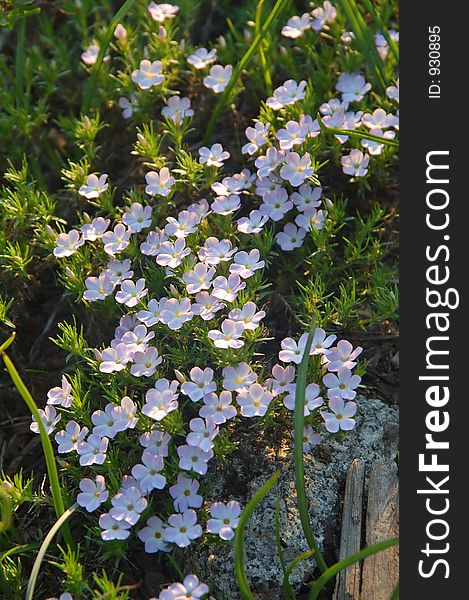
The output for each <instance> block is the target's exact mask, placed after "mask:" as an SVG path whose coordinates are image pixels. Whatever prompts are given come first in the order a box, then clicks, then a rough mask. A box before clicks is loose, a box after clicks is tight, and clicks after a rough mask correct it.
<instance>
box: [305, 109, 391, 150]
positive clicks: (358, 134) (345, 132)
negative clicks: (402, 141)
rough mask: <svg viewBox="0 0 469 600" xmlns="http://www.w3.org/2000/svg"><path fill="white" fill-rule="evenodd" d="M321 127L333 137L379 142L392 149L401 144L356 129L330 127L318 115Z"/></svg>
mask: <svg viewBox="0 0 469 600" xmlns="http://www.w3.org/2000/svg"><path fill="white" fill-rule="evenodd" d="M317 118H318V123H319V127H320V128H321V129H322V131H325V132H326V133H330V134H332V135H336V134H337V135H348V136H350V137H356V138H359V139H362V140H370V141H372V142H379V143H380V144H383V145H384V146H391V147H392V148H399V142H398V141H397V140H392V139H390V138H385V137H380V136H379V135H374V134H373V133H368V132H364V131H356V130H354V129H339V128H338V127H329V126H328V125H326V124H325V123H324V121H323V120H322V118H321V115H320V114H319V113H318V114H317Z"/></svg>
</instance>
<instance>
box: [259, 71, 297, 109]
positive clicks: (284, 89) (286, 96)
mask: <svg viewBox="0 0 469 600" xmlns="http://www.w3.org/2000/svg"><path fill="white" fill-rule="evenodd" d="M305 89H306V81H300V83H296V81H294V80H293V79H289V80H288V81H285V83H284V84H283V85H281V86H280V87H278V88H277V89H275V90H274V95H273V96H272V97H270V98H268V99H267V102H266V104H267V106H268V107H269V108H272V109H273V110H279V109H281V108H283V107H284V106H288V105H290V104H295V103H296V102H298V101H299V100H303V98H304V97H305V96H306V92H305Z"/></svg>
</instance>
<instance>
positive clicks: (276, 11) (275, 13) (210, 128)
mask: <svg viewBox="0 0 469 600" xmlns="http://www.w3.org/2000/svg"><path fill="white" fill-rule="evenodd" d="M287 2H289V0H277V2H276V3H275V6H274V7H273V9H272V10H271V12H270V14H269V16H268V17H267V19H266V21H265V23H264V24H263V25H262V27H261V28H260V30H259V33H258V34H257V35H256V37H255V38H254V40H253V41H252V43H251V45H250V46H249V48H248V49H247V50H246V53H245V54H244V56H243V57H242V59H241V60H240V61H239V63H238V64H237V66H236V68H235V70H234V71H233V74H232V76H231V79H230V81H229V82H228V85H227V86H226V88H225V89H224V91H223V92H222V94H221V96H220V98H219V100H218V102H217V104H216V105H215V109H214V111H213V113H212V116H211V117H210V120H209V122H208V125H207V129H206V131H205V136H204V144H208V143H209V142H210V140H211V138H212V135H213V132H214V130H215V125H216V124H217V120H218V117H219V116H220V115H221V113H222V112H223V110H224V109H225V108H226V106H227V104H228V102H229V99H230V96H231V92H232V91H233V89H234V87H235V86H236V84H237V83H238V80H239V78H240V77H241V73H242V72H243V69H245V67H246V66H247V65H248V63H249V61H250V60H251V58H252V57H253V56H254V54H255V53H256V52H257V49H258V47H259V45H260V44H261V42H262V41H263V40H264V38H265V36H266V34H267V32H268V31H269V29H270V27H271V25H272V24H273V22H274V21H275V19H277V18H278V17H279V15H280V13H281V12H282V10H283V8H284V7H285V5H286V4H287Z"/></svg>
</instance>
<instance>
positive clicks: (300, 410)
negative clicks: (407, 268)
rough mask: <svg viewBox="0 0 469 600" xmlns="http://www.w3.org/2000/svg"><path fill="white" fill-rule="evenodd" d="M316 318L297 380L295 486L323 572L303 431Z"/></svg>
mask: <svg viewBox="0 0 469 600" xmlns="http://www.w3.org/2000/svg"><path fill="white" fill-rule="evenodd" d="M315 327H316V326H315V320H314V319H313V322H312V323H311V327H310V331H309V335H308V339H307V342H306V347H305V351H304V354H303V358H302V360H301V363H300V368H299V369H298V379H297V382H296V398H295V416H294V422H295V432H294V456H295V487H296V495H297V504H298V511H299V513H300V521H301V526H302V528H303V532H304V534H305V538H306V541H307V542H308V545H309V547H310V548H311V550H314V552H315V553H316V556H315V560H316V563H317V565H318V567H319V568H320V570H321V571H322V572H324V571H326V570H327V565H326V561H325V560H324V557H323V555H322V553H321V551H320V549H319V546H318V543H317V541H316V537H315V535H314V533H313V528H312V526H311V521H310V519H309V514H308V498H307V497H306V488H305V469H304V456H303V431H304V426H305V416H304V405H305V394H306V379H307V375H308V364H309V351H310V350H311V344H312V342H313V334H314V330H315Z"/></svg>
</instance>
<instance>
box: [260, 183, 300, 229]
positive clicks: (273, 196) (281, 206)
mask: <svg viewBox="0 0 469 600" xmlns="http://www.w3.org/2000/svg"><path fill="white" fill-rule="evenodd" d="M292 208H293V202H292V201H291V200H289V199H288V193H287V190H285V189H284V188H281V187H279V188H277V189H276V190H274V191H272V192H267V193H266V194H265V196H264V201H263V203H262V204H261V205H260V207H259V211H260V212H261V213H262V214H263V215H266V216H267V217H269V219H272V221H281V220H282V219H283V217H284V216H285V215H286V214H287V212H288V211H290V210H291V209H292Z"/></svg>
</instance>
